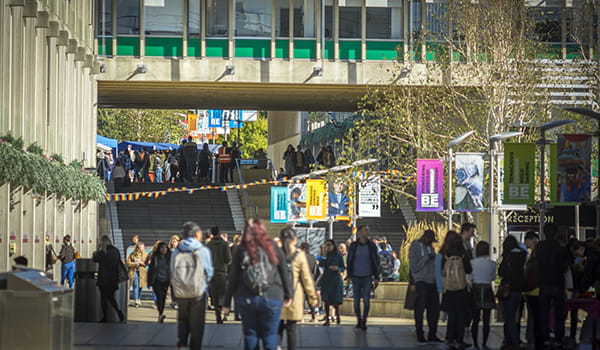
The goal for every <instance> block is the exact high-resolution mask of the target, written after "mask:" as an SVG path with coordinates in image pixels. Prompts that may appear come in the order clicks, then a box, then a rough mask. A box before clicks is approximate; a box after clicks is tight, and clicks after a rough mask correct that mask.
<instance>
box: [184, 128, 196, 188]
mask: <svg viewBox="0 0 600 350" xmlns="http://www.w3.org/2000/svg"><path fill="white" fill-rule="evenodd" d="M182 152H183V156H184V158H185V176H184V178H185V179H186V180H187V181H190V182H191V181H193V179H194V173H195V172H196V160H197V158H198V148H197V146H196V143H195V142H194V141H193V140H192V137H191V136H189V137H188V141H187V142H186V143H185V144H184V145H183V150H182Z"/></svg>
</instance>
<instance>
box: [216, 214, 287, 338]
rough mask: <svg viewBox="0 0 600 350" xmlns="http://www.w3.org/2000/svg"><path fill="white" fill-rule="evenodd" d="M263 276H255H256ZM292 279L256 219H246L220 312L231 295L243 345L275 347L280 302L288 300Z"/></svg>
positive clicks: (227, 311) (277, 249)
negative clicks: (238, 320)
mask: <svg viewBox="0 0 600 350" xmlns="http://www.w3.org/2000/svg"><path fill="white" fill-rule="evenodd" d="M260 275H262V276H265V277H266V278H264V279H263V278H256V276H260ZM292 288H293V287H292V281H291V274H290V272H289V270H288V266H287V263H286V259H285V255H284V254H283V251H282V250H281V249H280V248H279V247H277V245H276V244H275V243H274V242H273V240H272V239H271V238H269V234H268V233H267V230H266V229H265V226H264V224H263V223H262V222H261V221H260V220H259V219H249V220H248V221H247V222H246V226H245V228H244V235H243V238H242V243H241V245H240V246H239V248H238V249H237V250H236V253H235V255H234V256H233V263H232V268H231V274H230V275H229V285H228V286H227V295H226V297H225V307H224V308H223V313H224V314H225V315H227V314H229V311H230V310H229V308H230V305H231V298H232V296H233V295H235V299H236V307H237V308H239V309H240V314H241V316H242V329H243V333H244V349H245V350H258V349H259V346H260V343H261V342H262V347H263V349H264V350H276V349H277V346H278V334H277V331H278V328H279V317H280V316H281V308H282V306H286V307H287V306H290V305H291V304H292V294H293V290H292Z"/></svg>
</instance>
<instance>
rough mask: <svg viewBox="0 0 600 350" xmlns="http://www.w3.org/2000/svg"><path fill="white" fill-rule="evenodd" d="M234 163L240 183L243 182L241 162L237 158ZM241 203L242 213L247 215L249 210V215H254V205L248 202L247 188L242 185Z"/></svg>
mask: <svg viewBox="0 0 600 350" xmlns="http://www.w3.org/2000/svg"><path fill="white" fill-rule="evenodd" d="M235 165H236V168H237V172H238V178H239V180H240V184H243V183H244V177H243V176H242V167H241V162H240V159H239V158H236V159H235ZM241 194H242V205H243V206H244V214H246V216H248V210H250V214H251V215H250V216H251V217H256V205H255V204H254V203H252V202H250V199H249V197H248V189H246V188H244V187H243V186H242V191H241Z"/></svg>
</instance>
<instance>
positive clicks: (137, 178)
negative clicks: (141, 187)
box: [133, 165, 142, 182]
mask: <svg viewBox="0 0 600 350" xmlns="http://www.w3.org/2000/svg"><path fill="white" fill-rule="evenodd" d="M141 171H142V168H141V167H139V166H137V165H134V166H133V181H137V182H142V177H141V176H142V175H141V174H140V172H141Z"/></svg>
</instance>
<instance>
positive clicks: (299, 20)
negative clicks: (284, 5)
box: [294, 0, 316, 38]
mask: <svg viewBox="0 0 600 350" xmlns="http://www.w3.org/2000/svg"><path fill="white" fill-rule="evenodd" d="M315 15H316V13H315V1H314V0H294V36H295V37H296V38H314V37H315Z"/></svg>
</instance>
